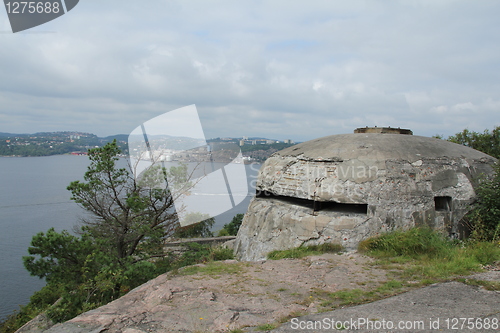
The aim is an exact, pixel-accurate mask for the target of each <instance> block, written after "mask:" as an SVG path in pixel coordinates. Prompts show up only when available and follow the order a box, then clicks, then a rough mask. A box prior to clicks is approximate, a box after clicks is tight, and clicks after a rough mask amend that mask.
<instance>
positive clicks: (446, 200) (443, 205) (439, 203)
mask: <svg viewBox="0 0 500 333" xmlns="http://www.w3.org/2000/svg"><path fill="white" fill-rule="evenodd" d="M434 207H435V210H436V211H441V212H448V211H451V197H447V196H443V197H434Z"/></svg>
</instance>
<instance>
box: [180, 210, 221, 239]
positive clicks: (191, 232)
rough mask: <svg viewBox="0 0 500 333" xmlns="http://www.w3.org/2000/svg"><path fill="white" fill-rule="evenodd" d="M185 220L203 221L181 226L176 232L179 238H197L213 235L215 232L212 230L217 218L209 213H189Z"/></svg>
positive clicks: (188, 221)
mask: <svg viewBox="0 0 500 333" xmlns="http://www.w3.org/2000/svg"><path fill="white" fill-rule="evenodd" d="M185 221H186V222H187V223H190V222H195V221H201V222H198V223H193V224H189V225H187V226H184V227H180V228H179V229H178V230H177V232H176V233H175V236H176V237H179V238H195V237H212V236H213V233H212V231H211V230H210V228H212V226H213V225H214V224H215V219H214V218H213V217H210V215H208V214H202V213H196V212H194V213H189V214H187V215H186V218H185Z"/></svg>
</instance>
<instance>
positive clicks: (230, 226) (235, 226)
mask: <svg viewBox="0 0 500 333" xmlns="http://www.w3.org/2000/svg"><path fill="white" fill-rule="evenodd" d="M243 217H244V215H243V214H236V215H235V216H234V217H233V219H232V220H231V222H229V223H227V224H224V227H223V228H222V230H221V231H219V236H226V235H227V236H236V235H237V234H238V230H239V229H240V226H241V223H242V222H243Z"/></svg>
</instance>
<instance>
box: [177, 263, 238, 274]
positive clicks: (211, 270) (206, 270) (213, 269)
mask: <svg viewBox="0 0 500 333" xmlns="http://www.w3.org/2000/svg"><path fill="white" fill-rule="evenodd" d="M241 271H242V269H241V266H240V265H239V264H238V263H235V264H232V263H231V264H229V263H224V262H220V261H214V262H209V263H208V264H206V265H196V266H189V267H186V268H184V269H181V270H178V272H177V274H178V275H194V274H202V275H210V276H213V277H214V276H220V275H224V274H238V273H240V272H241Z"/></svg>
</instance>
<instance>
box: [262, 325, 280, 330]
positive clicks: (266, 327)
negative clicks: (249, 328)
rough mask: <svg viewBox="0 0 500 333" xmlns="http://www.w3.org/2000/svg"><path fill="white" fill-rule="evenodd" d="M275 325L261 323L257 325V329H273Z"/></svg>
mask: <svg viewBox="0 0 500 333" xmlns="http://www.w3.org/2000/svg"><path fill="white" fill-rule="evenodd" d="M276 327H278V325H276V324H263V325H259V326H257V331H270V330H274V329H275V328H276Z"/></svg>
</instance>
